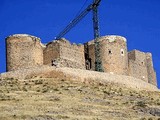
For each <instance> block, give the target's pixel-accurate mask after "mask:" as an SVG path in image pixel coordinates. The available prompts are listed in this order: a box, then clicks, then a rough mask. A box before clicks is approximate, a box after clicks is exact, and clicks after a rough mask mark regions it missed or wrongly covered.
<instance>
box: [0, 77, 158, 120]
mask: <svg viewBox="0 0 160 120" xmlns="http://www.w3.org/2000/svg"><path fill="white" fill-rule="evenodd" d="M21 119H22V120H23V119H25V120H139V119H141V120H147V119H149V120H154V119H155V120H157V119H159V120H160V93H159V92H158V91H157V92H154V91H152V92H149V91H148V92H147V91H135V90H133V89H131V88H122V87H120V86H117V85H116V84H113V83H108V84H102V83H96V82H94V81H92V82H91V83H82V82H78V81H70V80H66V79H55V78H32V79H26V80H21V79H13V78H10V79H7V78H6V79H3V80H2V79H1V80H0V120H21Z"/></svg>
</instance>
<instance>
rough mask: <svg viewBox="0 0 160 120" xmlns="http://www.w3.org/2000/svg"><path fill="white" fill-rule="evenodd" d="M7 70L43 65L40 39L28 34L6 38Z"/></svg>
mask: <svg viewBox="0 0 160 120" xmlns="http://www.w3.org/2000/svg"><path fill="white" fill-rule="evenodd" d="M6 54H7V56H6V58H7V71H12V70H17V69H23V68H30V67H33V66H39V65H43V49H42V45H41V43H40V39H39V38H37V37H34V36H30V35H26V34H20V35H19V34H16V35H13V36H9V37H7V38H6Z"/></svg>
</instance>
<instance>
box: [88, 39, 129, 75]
mask: <svg viewBox="0 0 160 120" xmlns="http://www.w3.org/2000/svg"><path fill="white" fill-rule="evenodd" d="M99 43H100V58H101V62H102V66H103V71H104V72H109V73H113V74H114V73H115V74H121V75H128V55H127V45H126V39H125V38H123V37H120V36H105V37H101V38H99ZM94 46H95V45H94V41H91V42H89V57H90V58H91V61H92V70H95V64H94V63H95V51H94Z"/></svg>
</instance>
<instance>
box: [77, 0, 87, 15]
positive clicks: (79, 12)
mask: <svg viewBox="0 0 160 120" xmlns="http://www.w3.org/2000/svg"><path fill="white" fill-rule="evenodd" d="M87 2H88V0H85V2H84V4H83V5H82V7H81V8H80V10H79V11H78V12H77V14H76V15H75V17H77V16H78V15H79V14H80V13H81V12H82V9H83V8H84V6H85V5H86V4H87Z"/></svg>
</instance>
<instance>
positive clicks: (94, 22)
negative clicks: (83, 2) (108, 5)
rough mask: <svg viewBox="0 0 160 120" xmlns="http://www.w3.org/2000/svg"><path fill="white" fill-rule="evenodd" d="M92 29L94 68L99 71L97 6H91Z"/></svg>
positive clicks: (100, 70) (100, 67) (100, 69)
mask: <svg viewBox="0 0 160 120" xmlns="http://www.w3.org/2000/svg"><path fill="white" fill-rule="evenodd" d="M93 2H94V3H96V2H97V0H93ZM99 2H100V1H99ZM98 4H99V3H98ZM93 30H94V44H95V48H94V49H95V70H96V71H99V72H103V68H102V62H101V59H100V43H99V41H98V39H99V37H100V33H99V21H98V6H95V7H93Z"/></svg>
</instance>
